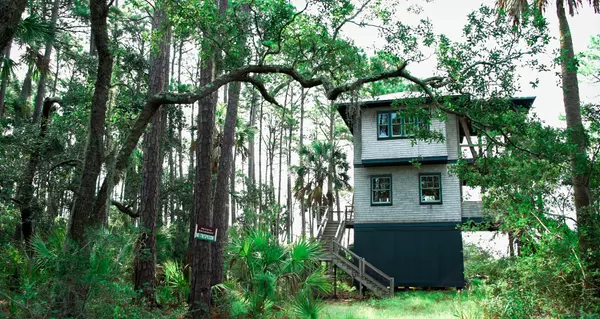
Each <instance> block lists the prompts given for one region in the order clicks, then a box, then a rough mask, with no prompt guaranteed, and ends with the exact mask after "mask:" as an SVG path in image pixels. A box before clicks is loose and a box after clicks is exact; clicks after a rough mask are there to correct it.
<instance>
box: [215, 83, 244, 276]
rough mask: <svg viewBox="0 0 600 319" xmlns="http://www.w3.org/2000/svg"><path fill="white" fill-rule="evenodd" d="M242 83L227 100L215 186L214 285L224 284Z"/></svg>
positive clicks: (231, 88)
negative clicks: (231, 185) (229, 204)
mask: <svg viewBox="0 0 600 319" xmlns="http://www.w3.org/2000/svg"><path fill="white" fill-rule="evenodd" d="M240 88H241V86H240V83H238V82H233V83H231V84H230V88H229V97H228V98H227V100H228V103H227V115H226V117H225V127H224V128H223V141H222V143H221V157H220V158H219V172H218V175H217V183H216V186H215V198H214V206H213V207H214V214H213V219H214V224H213V226H214V228H216V229H217V231H218V236H217V242H216V243H215V245H214V247H213V251H212V257H213V260H212V285H216V284H220V283H222V282H223V264H224V258H223V257H224V251H225V245H226V244H227V230H228V226H229V223H228V219H229V210H228V205H227V201H228V199H229V192H228V191H227V189H228V186H229V178H230V174H231V167H232V166H233V165H232V164H233V163H232V158H233V146H234V143H235V127H236V125H235V124H236V120H237V113H238V102H239V97H240Z"/></svg>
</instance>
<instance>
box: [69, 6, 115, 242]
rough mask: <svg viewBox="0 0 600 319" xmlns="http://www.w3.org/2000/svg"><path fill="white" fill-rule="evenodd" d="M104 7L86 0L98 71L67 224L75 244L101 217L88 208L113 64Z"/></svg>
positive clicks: (100, 156) (97, 171) (98, 163)
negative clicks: (87, 129)
mask: <svg viewBox="0 0 600 319" xmlns="http://www.w3.org/2000/svg"><path fill="white" fill-rule="evenodd" d="M108 9H109V6H108V4H107V2H106V0H90V14H91V20H92V34H93V35H94V39H95V42H96V47H97V49H98V72H97V76H96V84H95V87H94V95H93V97H92V111H91V114H90V130H89V136H88V143H87V146H86V150H85V155H84V162H83V170H82V176H81V180H80V183H79V188H78V191H77V193H76V198H75V205H74V208H73V213H72V214H71V223H70V224H71V225H70V228H69V237H70V238H71V239H73V240H74V241H75V242H77V243H78V244H79V245H82V244H83V239H84V236H85V232H86V230H87V229H88V228H89V227H94V226H96V225H101V224H102V222H103V221H104V216H93V214H90V211H91V208H92V207H93V205H94V198H95V193H96V181H97V179H98V175H99V174H100V169H101V167H102V162H103V157H104V149H103V139H104V126H105V121H106V106H107V102H108V93H109V89H110V81H111V76H112V67H113V55H112V52H111V51H110V48H109V46H108V33H107V30H108V25H107V18H108ZM101 212H104V210H101Z"/></svg>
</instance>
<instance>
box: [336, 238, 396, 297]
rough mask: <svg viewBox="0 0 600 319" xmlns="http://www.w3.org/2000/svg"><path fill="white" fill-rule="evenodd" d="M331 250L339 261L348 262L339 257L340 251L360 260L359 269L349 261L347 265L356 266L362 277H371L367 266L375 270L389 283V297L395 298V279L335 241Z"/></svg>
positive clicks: (355, 268)
mask: <svg viewBox="0 0 600 319" xmlns="http://www.w3.org/2000/svg"><path fill="white" fill-rule="evenodd" d="M331 249H332V255H333V258H339V259H344V261H348V260H346V259H345V258H342V257H341V256H339V255H338V253H339V251H340V250H342V251H343V252H344V253H349V254H350V256H352V257H354V258H356V259H358V267H356V265H354V264H352V263H351V262H349V261H348V262H347V264H351V265H352V266H354V267H352V268H354V270H358V272H359V275H360V276H361V277H371V276H369V275H368V274H367V272H366V271H365V266H367V267H368V268H369V269H371V270H373V271H374V272H376V273H377V274H379V275H381V277H383V278H384V279H385V280H386V281H387V282H389V286H387V287H386V288H387V290H388V293H389V295H390V296H392V297H393V296H394V277H390V276H388V275H387V274H386V273H384V272H383V271H381V270H380V269H379V268H377V267H375V266H373V264H371V263H370V262H368V261H366V260H365V259H364V258H363V257H360V256H359V255H357V254H356V253H354V252H353V251H351V250H350V249H347V248H346V247H344V246H342V245H341V244H340V243H338V242H336V241H335V240H332V245H331ZM371 279H372V280H374V279H373V278H372V277H371ZM374 281H376V280H374ZM382 286H383V285H382Z"/></svg>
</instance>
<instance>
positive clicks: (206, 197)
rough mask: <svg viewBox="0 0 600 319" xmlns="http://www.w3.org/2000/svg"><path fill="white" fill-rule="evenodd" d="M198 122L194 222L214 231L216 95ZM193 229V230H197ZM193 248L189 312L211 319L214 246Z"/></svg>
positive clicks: (204, 102)
mask: <svg viewBox="0 0 600 319" xmlns="http://www.w3.org/2000/svg"><path fill="white" fill-rule="evenodd" d="M213 70H214V61H213V60H212V59H209V60H208V61H205V63H204V65H203V66H202V69H201V71H200V85H202V86H204V85H206V84H208V83H210V82H211V81H212V77H213ZM199 104H200V110H199V111H200V112H199V121H198V128H199V129H198V146H197V148H196V177H195V180H194V211H193V215H194V217H195V218H192V221H193V220H195V222H196V224H198V225H201V226H206V227H212V225H213V216H212V162H213V161H212V151H213V134H214V126H215V111H216V106H217V94H216V92H215V93H213V94H209V95H207V96H205V97H203V98H202V99H200V103H199ZM195 226H196V225H195V224H192V225H190V229H194V228H195ZM190 246H191V248H192V271H193V274H192V286H191V290H190V312H191V314H192V317H193V318H194V319H198V318H208V317H209V311H210V302H211V290H210V288H211V286H210V280H211V275H210V273H211V270H212V265H211V264H212V263H211V261H212V260H211V250H212V244H211V243H210V242H208V241H205V240H197V239H193V240H191V242H190Z"/></svg>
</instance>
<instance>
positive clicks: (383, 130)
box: [379, 125, 389, 137]
mask: <svg viewBox="0 0 600 319" xmlns="http://www.w3.org/2000/svg"><path fill="white" fill-rule="evenodd" d="M379 137H389V132H388V126H387V125H379Z"/></svg>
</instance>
